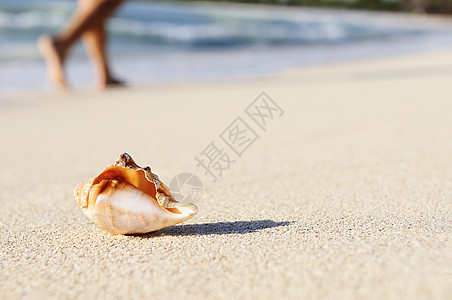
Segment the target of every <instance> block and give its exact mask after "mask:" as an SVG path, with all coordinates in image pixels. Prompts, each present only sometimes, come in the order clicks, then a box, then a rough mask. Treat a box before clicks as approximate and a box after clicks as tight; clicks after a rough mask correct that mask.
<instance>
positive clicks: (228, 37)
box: [0, 0, 452, 92]
mask: <svg viewBox="0 0 452 300" xmlns="http://www.w3.org/2000/svg"><path fill="white" fill-rule="evenodd" d="M75 8H76V1H74V0H70V1H66V0H60V1H50V0H20V1H17V0H1V1H0V92H5V91H6V92H8V91H22V90H38V89H49V88H51V86H50V84H49V83H48V82H47V81H46V79H45V66H44V63H43V62H42V60H41V59H40V57H39V55H38V52H37V49H36V39H37V37H38V36H39V35H40V34H43V33H51V34H52V33H56V32H57V31H58V30H59V28H61V26H63V25H64V24H65V22H67V20H68V19H69V17H70V15H71V14H72V13H73V11H74V9H75ZM108 28H109V32H110V33H111V35H110V43H109V44H110V47H109V50H110V60H111V62H112V66H113V70H114V71H115V73H116V74H118V76H120V77H122V78H124V79H126V80H127V81H128V82H131V83H133V84H155V83H172V82H187V81H199V80H203V81H204V80H216V79H234V78H248V77H253V76H266V75H269V74H274V73H276V72H279V71H283V70H285V69H289V68H293V67H303V66H308V65H313V64H321V63H331V62H337V61H343V60H353V59H362V58H369V57H376V56H382V55H392V54H398V53H407V52H419V51H426V50H434V49H439V48H443V47H448V46H451V45H452V25H451V23H450V22H449V21H447V20H440V19H438V20H437V19H433V18H426V17H420V16H410V15H401V14H389V13H370V12H364V11H346V10H326V9H307V8H294V7H272V6H255V5H239V4H213V3H194V2H181V3H176V2H169V3H168V2H155V1H132V0H131V1H128V2H125V4H124V5H123V6H122V7H121V8H120V9H119V10H118V12H117V14H116V15H115V16H114V17H113V18H111V19H110V22H109V24H108ZM67 71H68V72H67V73H68V77H69V81H70V82H71V83H72V85H74V86H76V87H83V86H87V85H89V84H90V83H91V81H92V80H93V75H92V69H91V66H90V64H89V60H88V58H87V56H86V54H85V52H84V49H83V47H82V46H81V44H80V43H79V44H78V45H76V46H75V47H74V50H73V51H72V53H71V56H70V59H69V61H68V65H67Z"/></svg>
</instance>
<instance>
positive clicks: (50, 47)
mask: <svg viewBox="0 0 452 300" xmlns="http://www.w3.org/2000/svg"><path fill="white" fill-rule="evenodd" d="M38 48H39V52H40V53H41V55H42V57H43V58H44V60H45V62H46V64H47V76H48V77H49V79H50V81H52V82H53V83H54V84H56V85H57V86H58V87H60V88H62V89H66V88H67V82H66V77H65V76H64V68H63V67H64V56H65V55H64V53H63V51H62V50H61V47H58V46H57V43H56V41H55V40H54V39H53V38H52V37H50V36H48V35H43V36H41V37H39V39H38Z"/></svg>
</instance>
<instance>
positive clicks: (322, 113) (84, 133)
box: [0, 51, 452, 299]
mask: <svg viewBox="0 0 452 300" xmlns="http://www.w3.org/2000/svg"><path fill="white" fill-rule="evenodd" d="M451 61H452V51H443V52H438V53H425V54H416V55H404V56H398V57H390V58H380V59H373V60H369V61H364V62H363V61H359V62H348V63H338V64H332V65H326V66H317V67H311V68H305V69H297V70H292V71H288V72H284V73H281V74H277V75H275V76H271V77H262V78H256V79H249V80H240V81H239V80H237V81H221V82H208V83H202V82H198V83H192V84H178V85H158V86H143V87H132V88H129V89H123V90H115V91H108V92H105V93H97V92H90V91H77V92H74V93H71V94H69V95H62V94H59V93H34V94H29V93H27V94H23V95H21V96H17V95H16V96H4V97H3V99H2V100H1V101H0V105H1V107H0V132H1V134H0V137H1V145H2V147H0V157H1V158H2V159H1V160H0V182H1V184H0V204H1V210H0V247H1V251H0V268H1V271H0V282H1V284H0V298H1V299H17V298H22V299H46V298H54V299H71V298H81V299H94V298H96V299H115V298H126V297H127V298H128V297H131V298H140V297H142V298H145V299H302V298H306V299H447V298H448V297H450V295H451V294H450V290H451V286H452V101H450V100H451V97H452V96H451V82H452V64H450V63H446V62H451ZM262 91H265V92H266V93H267V95H268V96H269V97H270V98H271V99H273V100H274V102H275V103H277V105H278V106H279V107H280V108H281V109H282V110H283V113H282V115H281V113H280V112H278V113H276V112H275V114H274V116H273V120H270V119H268V118H267V119H266V121H267V122H266V125H265V127H264V129H265V130H264V129H262V128H260V127H259V126H258V125H257V123H255V122H254V121H253V120H252V119H251V118H250V116H248V115H247V114H246V113H245V111H244V110H245V109H246V108H247V107H248V105H249V104H251V103H252V102H253V101H254V100H255V99H256V97H257V96H258V95H260V93H261V92H262ZM237 117H240V118H241V120H243V121H244V122H246V124H248V126H250V127H251V128H252V129H253V131H254V133H255V134H257V135H258V136H259V137H258V138H257V139H256V140H254V142H253V143H252V144H249V147H248V148H247V149H246V150H245V151H243V153H242V154H241V156H238V155H237V154H235V153H234V152H233V151H232V149H231V148H229V146H228V145H226V142H225V141H224V140H222V138H221V136H223V137H224V136H225V135H224V134H222V133H223V132H224V131H225V130H226V129H227V128H228V126H229V125H230V124H231V123H232V122H233V121H234V120H235V119H236V118H237ZM229 128H231V127H229ZM248 133H249V131H248ZM226 141H228V140H226ZM252 141H253V140H252ZM212 142H214V145H216V146H217V147H218V148H219V149H220V150H222V151H223V152H222V154H224V153H227V154H228V155H229V158H230V159H231V160H234V162H232V163H231V164H230V168H229V169H227V170H224V171H223V173H222V174H221V177H220V178H218V180H217V182H213V180H212V177H211V176H209V174H207V175H206V174H205V172H204V170H203V169H202V167H200V166H197V162H196V160H195V157H198V158H202V157H203V151H204V150H206V149H208V147H209V145H212V144H211V143H212ZM236 150H237V149H236ZM123 152H128V153H129V154H131V155H132V156H133V158H134V159H135V161H136V162H137V163H138V164H139V165H150V166H151V168H152V170H153V171H154V172H155V173H157V174H159V175H160V178H161V179H162V181H163V182H165V183H166V184H167V185H169V184H170V182H171V180H172V178H173V177H174V176H176V175H177V174H179V173H182V172H191V173H195V174H196V175H197V176H198V177H199V178H200V180H201V181H202V184H203V187H204V191H203V195H202V198H201V199H199V200H197V201H196V204H197V206H198V207H199V213H198V215H196V216H195V218H193V219H191V220H189V221H187V222H185V223H183V224H180V225H177V226H174V227H169V228H166V229H163V230H160V231H157V232H154V233H149V234H146V235H143V236H122V235H116V236H115V235H110V234H108V233H105V232H102V231H100V230H99V229H97V228H96V227H95V226H94V225H93V224H92V223H91V222H90V220H88V219H87V218H86V217H85V216H84V215H83V213H82V211H81V209H80V208H79V207H78V206H77V204H76V202H75V200H74V199H73V196H72V191H73V189H74V187H75V186H77V185H78V184H80V183H81V182H82V181H84V180H88V179H90V178H92V177H94V176H95V175H96V174H97V173H98V172H100V171H101V170H103V169H104V168H105V167H107V166H109V165H110V164H113V163H114V161H115V160H116V159H117V158H118V156H119V154H121V153H123ZM217 175H218V174H217Z"/></svg>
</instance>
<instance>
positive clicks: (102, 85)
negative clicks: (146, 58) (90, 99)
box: [97, 77, 127, 90]
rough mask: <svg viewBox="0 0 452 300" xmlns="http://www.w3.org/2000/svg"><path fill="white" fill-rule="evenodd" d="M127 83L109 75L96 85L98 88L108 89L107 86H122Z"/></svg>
mask: <svg viewBox="0 0 452 300" xmlns="http://www.w3.org/2000/svg"><path fill="white" fill-rule="evenodd" d="M126 86H127V84H126V82H125V81H124V80H120V79H116V78H113V77H110V78H108V79H106V80H104V81H102V82H100V83H98V85H97V87H98V88H99V89H100V90H105V89H109V88H122V87H126Z"/></svg>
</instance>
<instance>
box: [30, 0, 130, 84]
mask: <svg viewBox="0 0 452 300" xmlns="http://www.w3.org/2000/svg"><path fill="white" fill-rule="evenodd" d="M123 1H124V0H78V8H77V11H76V12H75V13H74V14H73V16H72V18H71V20H70V21H69V22H68V24H66V26H65V27H64V28H63V29H62V30H61V31H60V32H59V33H58V34H57V35H56V36H49V35H43V36H41V37H40V38H39V39H38V48H39V50H40V53H41V55H42V56H43V58H44V60H45V62H46V64H47V73H48V77H49V79H50V80H51V81H52V82H53V83H54V84H56V85H57V86H59V87H60V88H63V89H66V88H67V86H68V84H67V80H66V76H65V73H64V63H65V61H66V58H67V55H68V53H69V50H70V48H71V47H72V46H73V45H74V43H75V42H76V41H77V40H78V39H80V38H81V39H82V41H83V43H84V44H85V47H86V50H87V52H88V55H89V57H90V59H91V62H92V64H93V67H94V70H95V73H96V78H97V79H96V81H97V86H98V87H99V88H101V89H104V88H106V87H108V86H117V85H124V82H123V81H121V80H118V79H117V78H115V77H114V76H113V75H112V73H111V70H110V66H109V63H108V59H107V58H108V57H107V50H106V40H107V32H106V30H105V23H106V21H107V20H108V18H109V17H110V16H111V15H112V14H113V12H114V11H115V10H116V8H117V7H118V6H119V5H120V4H121V3H122V2H123Z"/></svg>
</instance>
